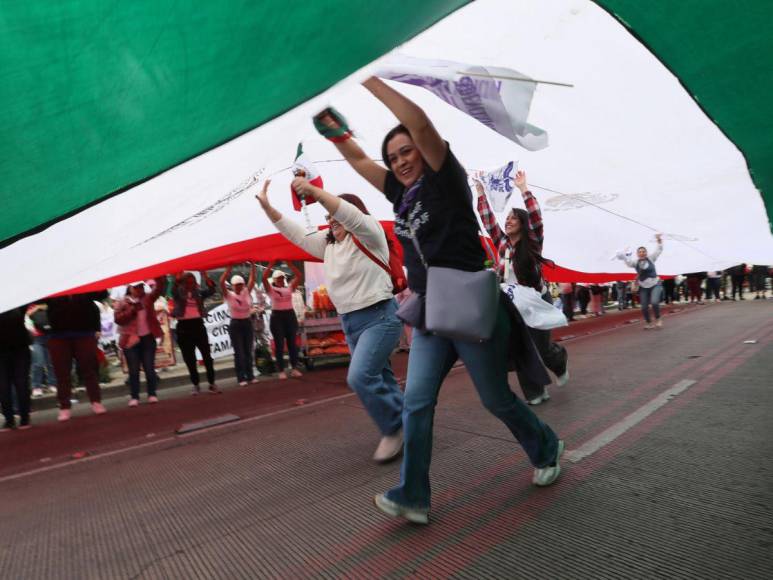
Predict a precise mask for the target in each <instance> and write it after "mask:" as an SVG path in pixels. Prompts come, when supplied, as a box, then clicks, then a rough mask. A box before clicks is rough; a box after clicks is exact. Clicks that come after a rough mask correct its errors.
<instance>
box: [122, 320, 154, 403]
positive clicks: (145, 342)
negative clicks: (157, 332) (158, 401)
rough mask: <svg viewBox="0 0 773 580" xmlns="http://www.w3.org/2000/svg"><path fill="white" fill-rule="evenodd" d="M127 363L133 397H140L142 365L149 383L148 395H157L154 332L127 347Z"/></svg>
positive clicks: (125, 351) (125, 350) (125, 352)
mask: <svg viewBox="0 0 773 580" xmlns="http://www.w3.org/2000/svg"><path fill="white" fill-rule="evenodd" d="M123 354H124V355H125V356H126V365H127V366H128V367H129V391H130V393H131V397H132V399H139V398H140V365H142V368H143V369H144V370H145V381H146V382H147V383H148V397H155V396H156V385H157V384H158V375H156V366H155V365H156V339H155V338H154V337H153V335H152V334H146V335H145V336H141V337H140V341H139V342H138V343H137V344H135V345H134V346H133V347H131V348H125V349H124V350H123Z"/></svg>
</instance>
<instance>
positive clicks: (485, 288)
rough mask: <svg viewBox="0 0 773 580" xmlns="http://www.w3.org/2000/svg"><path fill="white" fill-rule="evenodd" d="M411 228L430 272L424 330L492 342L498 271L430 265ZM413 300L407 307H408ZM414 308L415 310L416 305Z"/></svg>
mask: <svg viewBox="0 0 773 580" xmlns="http://www.w3.org/2000/svg"><path fill="white" fill-rule="evenodd" d="M410 229H411V237H412V241H413V245H414V247H415V248H416V252H417V253H418V254H419V257H420V258H421V262H422V264H424V267H425V268H426V269H427V291H426V295H425V296H424V297H423V306H424V308H423V309H422V310H423V314H424V320H423V327H424V329H426V330H427V332H431V333H433V334H436V335H438V336H442V337H445V338H451V339H454V340H465V341H468V342H482V341H485V340H489V339H491V336H492V335H493V334H494V326H495V324H496V320H497V311H498V300H499V283H498V281H497V275H496V272H494V271H493V270H490V269H485V270H478V271H476V272H467V271H465V270H458V269H456V268H445V267H441V266H427V262H426V260H425V259H424V255H423V254H422V252H421V249H420V248H419V244H418V241H417V239H416V235H415V233H414V231H413V227H411V228H410ZM409 300H410V299H409ZM409 300H406V302H404V303H403V306H407V305H408V302H409ZM410 308H411V310H412V309H413V308H414V306H413V305H411V306H410ZM398 312H399V311H398Z"/></svg>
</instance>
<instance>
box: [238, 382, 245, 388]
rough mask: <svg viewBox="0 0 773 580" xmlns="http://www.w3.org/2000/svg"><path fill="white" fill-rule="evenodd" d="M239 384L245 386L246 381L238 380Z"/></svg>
mask: <svg viewBox="0 0 773 580" xmlns="http://www.w3.org/2000/svg"><path fill="white" fill-rule="evenodd" d="M239 386H240V387H246V386H247V381H239Z"/></svg>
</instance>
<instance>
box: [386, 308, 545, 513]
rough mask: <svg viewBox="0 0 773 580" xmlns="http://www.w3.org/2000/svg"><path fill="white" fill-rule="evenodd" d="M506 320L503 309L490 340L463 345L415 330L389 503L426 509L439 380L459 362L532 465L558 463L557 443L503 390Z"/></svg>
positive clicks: (481, 396) (440, 382)
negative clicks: (396, 477) (396, 480)
mask: <svg viewBox="0 0 773 580" xmlns="http://www.w3.org/2000/svg"><path fill="white" fill-rule="evenodd" d="M509 333H510V320H509V319H508V317H507V313H506V311H505V309H504V306H503V305H500V306H499V314H498V316H497V323H496V327H495V329H494V335H493V337H492V339H491V340H489V341H486V342H480V343H476V342H465V341H461V340H452V339H448V338H442V337H439V336H435V335H432V334H427V333H425V332H421V331H419V330H414V334H413V344H412V345H411V352H410V355H409V359H408V381H407V384H406V387H405V403H404V406H403V435H404V438H405V447H404V451H405V453H404V456H403V464H402V467H401V469H400V485H398V486H397V487H395V488H393V489H391V490H389V491H388V492H387V494H386V495H387V497H388V498H389V499H390V500H392V501H394V502H397V503H399V504H401V505H404V506H408V507H418V508H428V507H429V505H430V484H429V465H430V460H431V457H432V423H433V418H434V415H435V405H436V404H437V399H438V393H439V391H440V386H441V385H442V383H443V379H444V378H445V377H446V375H447V374H448V372H449V371H450V370H451V366H452V365H453V364H454V362H456V360H457V358H461V359H462V361H463V362H464V364H465V366H466V367H467V372H469V373H470V377H471V378H472V381H473V383H474V384H475V388H476V389H477V391H478V396H479V397H480V399H481V402H482V403H483V406H484V407H486V409H487V410H488V411H490V412H491V413H492V414H493V415H494V416H496V417H497V418H498V419H499V420H500V421H502V422H503V423H504V424H505V425H506V426H507V428H508V429H509V430H510V432H511V433H512V434H513V436H514V437H515V438H516V439H517V440H518V442H519V443H520V444H521V446H522V447H523V449H524V451H525V452H526V454H527V455H528V457H529V460H530V461H531V463H532V465H534V466H535V467H547V466H548V465H550V464H551V463H553V462H554V461H555V459H556V453H557V450H558V438H557V437H556V434H555V433H553V431H552V430H551V429H550V427H548V425H547V424H545V423H543V422H542V421H541V420H540V419H539V417H537V416H536V415H535V414H534V413H533V412H532V410H531V409H529V407H527V406H526V404H525V403H523V402H522V401H521V400H520V399H519V398H518V397H516V396H515V395H514V394H513V392H512V391H511V390H510V386H509V385H508V384H507V360H506V359H507V343H508V341H507V338H508V336H509Z"/></svg>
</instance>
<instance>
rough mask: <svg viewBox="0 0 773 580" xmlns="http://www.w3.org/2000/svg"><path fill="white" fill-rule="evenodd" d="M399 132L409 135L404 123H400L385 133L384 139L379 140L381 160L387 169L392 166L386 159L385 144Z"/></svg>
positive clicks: (390, 168)
mask: <svg viewBox="0 0 773 580" xmlns="http://www.w3.org/2000/svg"><path fill="white" fill-rule="evenodd" d="M401 133H403V134H405V135H408V137H411V132H410V131H409V130H408V128H407V127H406V126H405V125H402V124H401V125H398V126H397V127H394V128H393V129H391V130H390V131H389V133H387V134H386V136H385V137H384V140H383V141H382V142H381V160H382V161H383V162H384V165H386V166H387V169H389V170H390V171H391V170H392V166H391V165H390V164H389V159H387V145H388V144H389V142H390V141H391V140H392V139H394V137H395V136H396V135H399V134H401ZM411 139H413V137H411Z"/></svg>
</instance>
